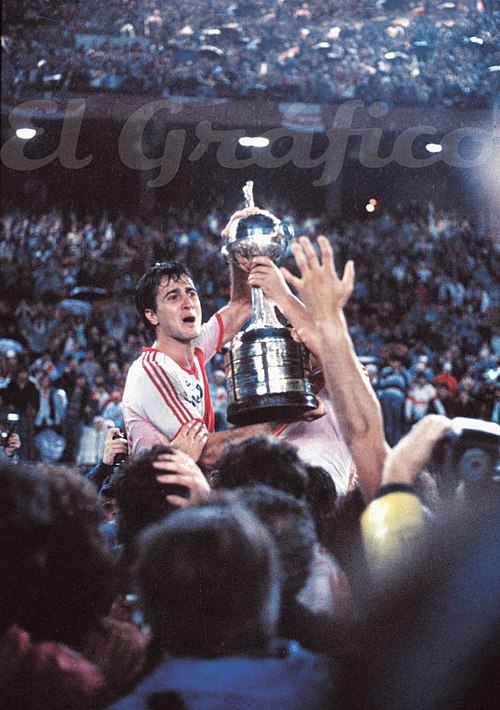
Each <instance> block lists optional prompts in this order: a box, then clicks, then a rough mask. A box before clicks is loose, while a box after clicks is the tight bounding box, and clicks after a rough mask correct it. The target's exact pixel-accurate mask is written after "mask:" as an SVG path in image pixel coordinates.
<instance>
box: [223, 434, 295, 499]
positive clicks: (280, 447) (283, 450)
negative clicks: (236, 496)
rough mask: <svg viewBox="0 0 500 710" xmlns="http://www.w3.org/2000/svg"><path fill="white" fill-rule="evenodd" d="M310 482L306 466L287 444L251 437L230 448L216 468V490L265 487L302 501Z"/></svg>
mask: <svg viewBox="0 0 500 710" xmlns="http://www.w3.org/2000/svg"><path fill="white" fill-rule="evenodd" d="M307 482H308V476H307V470H306V466H305V464H304V462H303V461H302V460H301V458H300V457H299V455H298V453H297V449H296V448H295V446H293V445H292V444H290V443H288V442H287V441H280V440H279V439H275V438H271V437H268V436H252V437H250V438H248V439H245V440H244V441H240V442H238V443H237V444H231V445H230V446H228V447H227V448H226V449H225V451H224V452H223V454H222V455H221V456H220V457H219V459H218V460H217V462H216V464H215V473H214V477H213V484H214V487H215V488H239V487H240V486H249V485H254V484H263V485H266V486H271V488H277V489H278V490H280V491H284V492H285V493H291V494H292V495H293V496H295V498H303V497H304V495H305V493H306V488H307Z"/></svg>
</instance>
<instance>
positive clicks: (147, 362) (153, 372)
mask: <svg viewBox="0 0 500 710" xmlns="http://www.w3.org/2000/svg"><path fill="white" fill-rule="evenodd" d="M154 356H155V353H154V352H151V351H149V352H146V353H145V354H144V355H143V357H142V367H143V369H144V372H145V373H146V375H147V376H148V377H149V379H150V380H151V382H152V383H153V385H154V386H155V387H156V389H157V390H158V392H159V393H160V395H161V397H162V399H163V401H164V402H165V404H166V405H167V407H168V408H169V409H170V410H171V411H172V413H173V414H174V416H175V417H176V418H177V419H178V421H179V423H180V424H185V423H186V419H185V418H184V417H183V414H182V412H181V411H179V408H178V407H177V406H176V402H175V399H173V398H172V395H171V393H170V392H169V391H168V388H167V387H165V385H164V383H163V382H162V381H161V380H160V378H159V376H158V373H157V370H158V367H157V366H155V364H154V363H153V362H151V358H152V357H154Z"/></svg>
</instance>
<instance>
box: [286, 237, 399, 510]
mask: <svg viewBox="0 0 500 710" xmlns="http://www.w3.org/2000/svg"><path fill="white" fill-rule="evenodd" d="M317 242H318V246H319V249H320V258H318V256H317V255H316V252H315V250H314V248H313V245H312V244H311V241H310V240H309V239H308V238H307V237H300V238H299V239H298V240H297V241H296V242H294V244H293V245H292V252H293V255H294V257H295V260H296V262H297V265H298V267H299V270H300V274H301V275H300V277H296V276H294V275H293V274H291V273H290V272H289V271H288V270H287V269H284V268H283V269H281V271H282V273H283V275H284V277H285V279H286V280H287V282H288V283H289V284H290V285H291V286H293V287H294V288H295V289H296V290H297V291H298V292H299V294H300V296H301V298H302V300H303V301H304V304H305V306H306V308H307V310H308V311H309V314H310V316H311V317H312V319H313V321H314V324H315V327H316V332H317V335H318V341H319V342H318V346H319V356H320V360H321V363H322V367H323V375H324V378H325V383H326V386H327V389H328V392H329V394H330V397H331V398H332V401H333V402H334V404H335V411H336V413H337V417H338V420H339V424H340V426H341V428H342V432H343V434H344V437H345V439H346V441H347V443H348V445H349V448H350V449H351V453H352V457H353V459H354V462H355V464H356V468H357V472H358V479H359V486H360V489H361V493H362V495H363V498H364V499H365V501H370V500H371V499H372V498H373V496H374V494H375V493H376V491H377V489H378V486H379V484H380V479H381V475H382V468H383V465H384V461H385V458H386V455H387V452H388V451H389V447H388V445H387V442H386V441H385V437H384V428H383V421H382V413H381V409H380V405H379V402H378V399H377V397H376V395H375V393H374V391H373V389H372V387H371V385H370V382H369V380H368V377H367V376H366V374H365V373H364V371H363V369H362V366H361V364H360V363H359V361H358V359H357V357H356V352H355V350H354V346H353V343H352V340H351V337H350V335H349V331H348V328H347V323H346V320H345V316H344V310H343V309H344V306H345V304H346V303H347V301H348V300H349V297H350V295H351V293H352V291H353V289H354V264H353V262H352V261H349V262H348V263H347V264H346V267H345V269H344V274H343V276H342V278H341V279H339V277H338V276H337V273H336V271H335V265H334V261H333V252H332V248H331V246H330V243H329V242H328V240H327V238H326V237H323V236H320V237H318V240H317Z"/></svg>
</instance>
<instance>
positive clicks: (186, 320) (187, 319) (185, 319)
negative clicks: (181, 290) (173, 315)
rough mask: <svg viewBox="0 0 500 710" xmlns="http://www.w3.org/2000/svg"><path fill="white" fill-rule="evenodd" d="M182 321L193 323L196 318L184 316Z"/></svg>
mask: <svg viewBox="0 0 500 710" xmlns="http://www.w3.org/2000/svg"><path fill="white" fill-rule="evenodd" d="M182 322H183V323H195V322H196V318H195V317H194V316H186V317H185V318H183V319H182Z"/></svg>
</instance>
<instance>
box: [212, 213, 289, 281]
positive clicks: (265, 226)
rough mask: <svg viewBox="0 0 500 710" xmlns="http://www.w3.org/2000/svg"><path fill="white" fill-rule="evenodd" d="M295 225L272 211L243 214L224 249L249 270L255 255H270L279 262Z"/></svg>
mask: <svg viewBox="0 0 500 710" xmlns="http://www.w3.org/2000/svg"><path fill="white" fill-rule="evenodd" d="M292 237H293V229H292V228H291V227H290V226H289V225H288V224H284V223H283V222H280V221H279V219H277V218H276V217H274V216H273V215H271V214H264V213H261V214H252V215H249V216H248V217H242V218H241V219H239V220H238V222H237V223H236V224H235V226H234V228H233V229H232V230H231V232H230V233H229V236H228V238H227V241H226V244H225V246H224V247H223V252H224V254H226V255H227V256H229V257H230V259H231V261H233V262H234V263H235V264H237V265H238V266H239V267H241V268H242V269H244V270H245V271H250V268H251V266H252V259H253V258H254V257H255V256H268V257H269V258H270V259H271V260H272V261H274V263H278V262H279V261H280V260H281V259H282V258H283V256H284V255H285V254H286V250H287V248H288V245H289V243H290V241H291V239H292Z"/></svg>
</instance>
